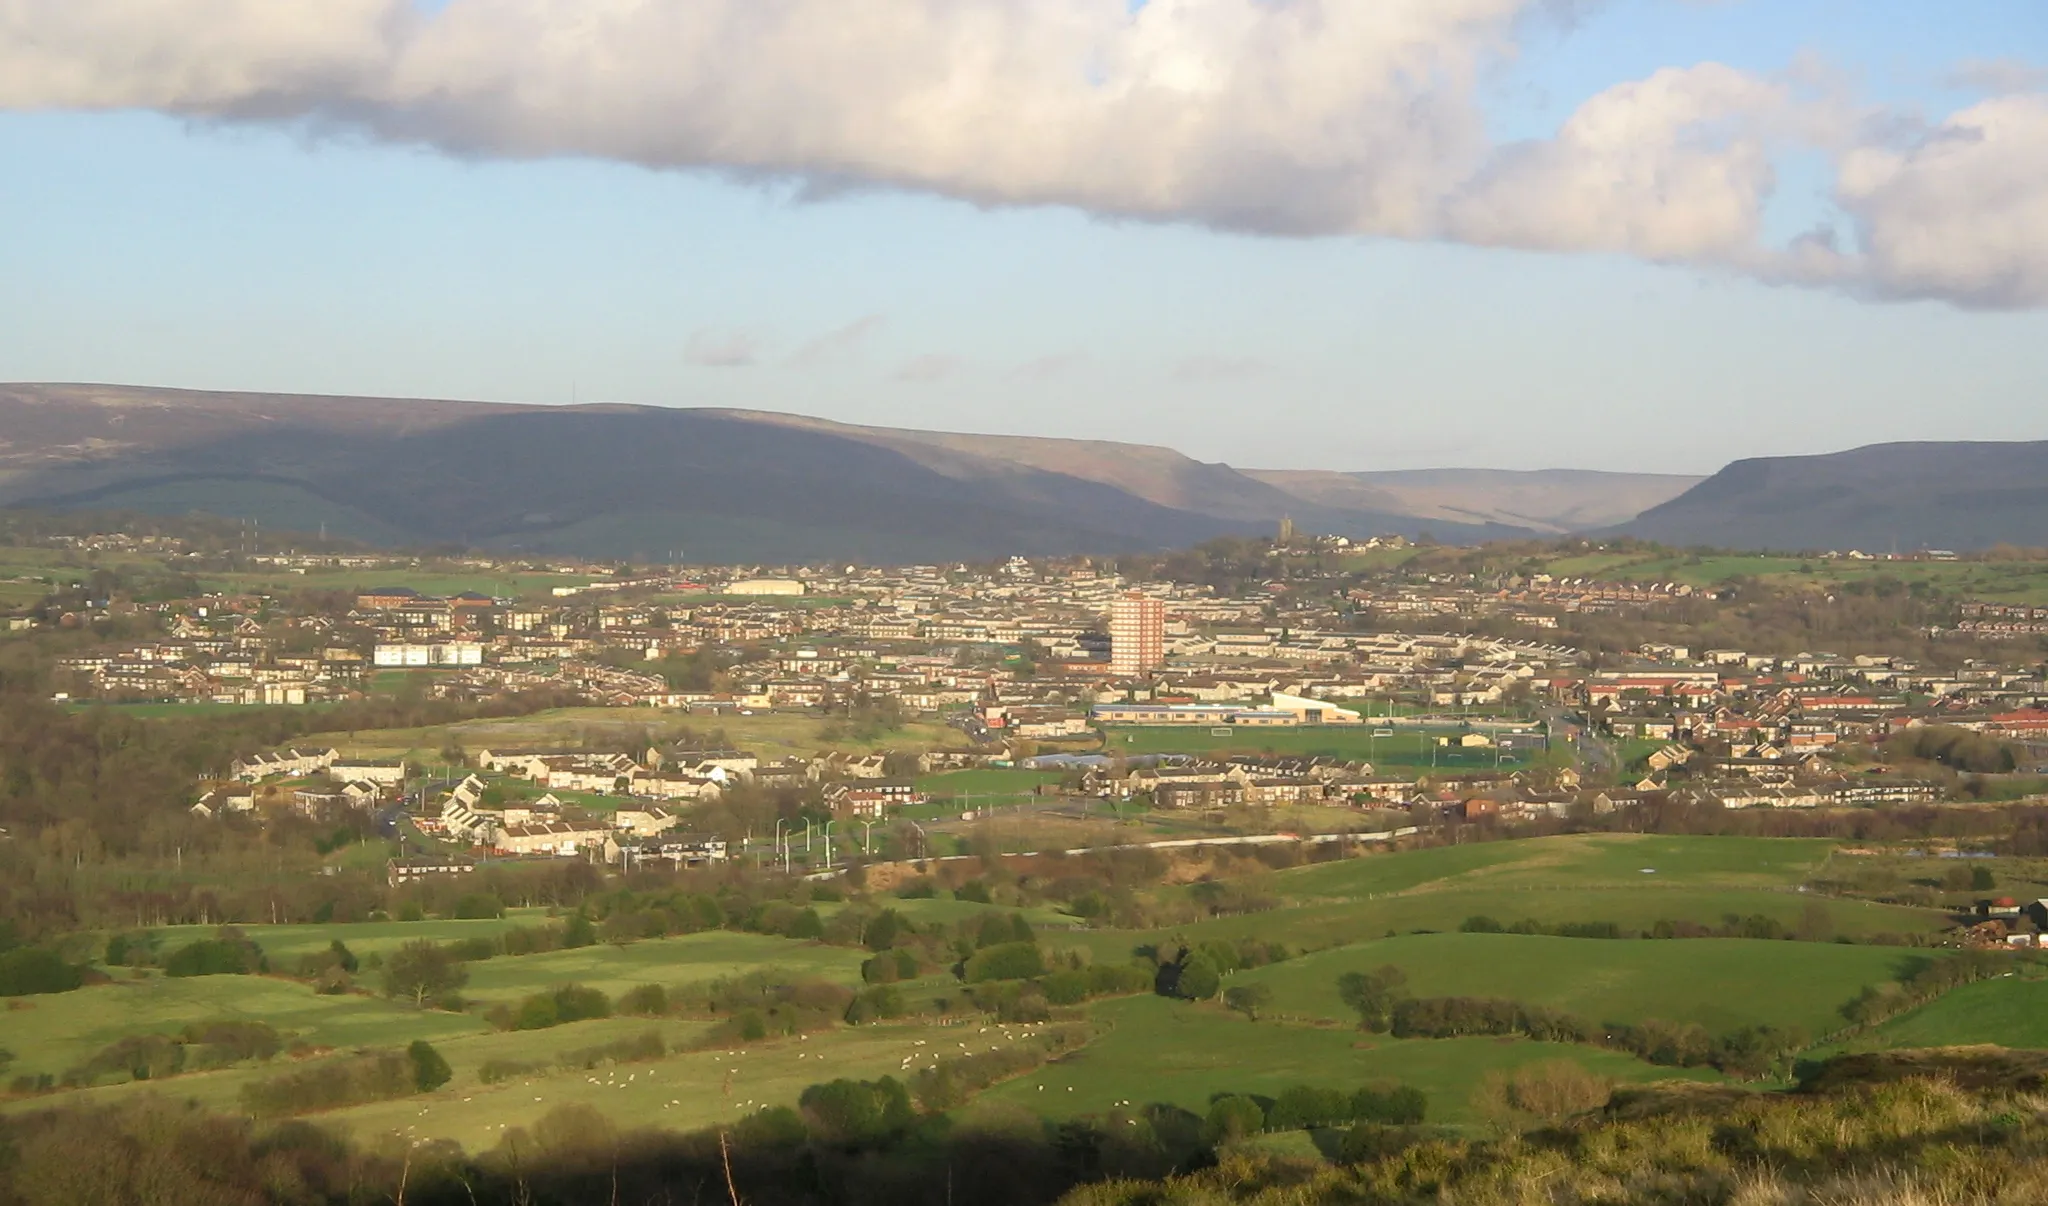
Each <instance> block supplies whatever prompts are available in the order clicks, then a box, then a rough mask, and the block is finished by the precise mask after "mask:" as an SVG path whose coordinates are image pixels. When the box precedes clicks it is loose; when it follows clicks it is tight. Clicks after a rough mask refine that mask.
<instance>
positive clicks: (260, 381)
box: [0, 0, 2048, 472]
mask: <svg viewBox="0 0 2048 1206" xmlns="http://www.w3.org/2000/svg"><path fill="white" fill-rule="evenodd" d="M78 2H80V3H85V2H87V0H78ZM463 4H468V5H470V6H471V7H473V8H483V9H488V7H489V0H457V6H458V8H459V7H460V6H461V5H463ZM31 7H33V6H31ZM1577 7H1578V8H1579V9H1581V10H1582V11H1581V12H1580V14H1579V16H1578V18H1577V19H1576V20H1574V21H1572V22H1570V23H1569V24H1568V25H1565V24H1560V23H1558V22H1556V21H1554V20H1552V19H1550V18H1548V17H1543V16H1540V15H1539V16H1525V17H1524V18H1523V20H1522V21H1521V22H1520V23H1519V24H1518V25H1517V26H1516V27H1515V34H1514V36H1515V39H1516V47H1517V49H1516V53H1515V55H1514V57H1513V59H1512V61H1509V62H1501V61H1489V62H1488V63H1487V64H1486V66H1485V67H1484V69H1483V72H1482V75H1481V77H1480V80H1479V82H1478V84H1477V86H1476V89H1475V91H1474V93H1473V99H1474V103H1476V105H1477V106H1478V108H1479V109H1480V111H1481V113H1482V115H1483V121H1484V126H1485V129H1486V131H1487V133H1488V134H1489V135H1490V136H1491V138H1492V139H1493V140H1494V141H1495V142H1496V143H1498V144H1512V143H1515V142H1518V141H1520V140H1538V141H1541V140H1548V139H1551V138H1552V137H1553V136H1554V135H1556V133H1557V131H1558V129H1559V127H1560V126H1561V125H1562V124H1563V123H1564V122H1565V121H1566V120H1567V119H1568V118H1569V117H1570V115H1571V114H1572V112H1573V111H1574V110H1575V109H1577V108H1578V107H1579V106H1580V105H1582V104H1585V103H1586V102H1587V101H1589V100H1591V99H1593V98H1595V97H1596V96H1598V95H1599V94H1601V93H1602V92H1603V91H1604V90H1607V89H1610V88H1612V87H1614V86H1615V85H1617V84H1620V83H1623V82H1626V81H1630V80H1639V79H1643V78H1646V77H1649V76H1651V75H1652V74H1653V73H1655V72H1657V71H1659V70H1660V69H1664V68H1673V67H1680V68H1683V67H1692V66H1695V65H1697V64H1700V63H1706V62H1714V63H1722V64H1726V65H1728V66H1729V67H1732V68H1737V69H1740V70H1741V71H1742V72H1745V73H1749V74H1751V75H1753V76H1755V77H1758V78H1763V79H1778V78H1784V77H1785V76H1786V75H1787V74H1788V73H1790V74H1791V75H1794V76H1796V77H1797V78H1799V79H1800V80H1802V81H1805V80H1809V79H1812V78H1817V77H1825V78H1826V79H1828V80H1830V81H1832V83H1830V85H1829V87H1831V88H1834V89H1836V90H1838V91H1839V92H1840V93H1842V94H1843V95H1847V96H1851V97H1853V101H1854V104H1855V105H1857V106H1861V107H1863V108H1864V109H1866V110H1870V111H1879V110H1881V111H1882V113H1883V115H1884V117H1885V120H1887V121H1893V122H1899V121H1908V120H1918V121H1921V122H1923V123H1938V122H1940V121H1941V120H1943V119H1944V118H1945V117H1946V116H1947V115H1949V114H1950V113H1951V112H1953V111H1955V110H1958V109H1962V108H1965V107H1968V106H1970V105H1973V104H1976V103H1978V102H1979V101H1981V100H1983V99H1984V98H1983V96H1982V95H1981V94H1979V93H1977V92H1973V91H1971V90H1967V89H1962V88H1957V87H1953V86H1951V82H1950V81H1949V80H1948V77H1949V76H1950V75H1951V73H1952V72H1953V71H1954V70H1955V68H1956V65H1957V64H1958V63H1962V62H1965V61H1968V60H1972V59H1990V58H2006V59H2013V60H2017V61H2018V62H2020V63H2023V64H2041V63H2048V16H2044V13H2048V9H2044V7H2043V6H2040V5H2036V4H2032V3H2023V2H2013V0H2002V2H2000V0H1976V2H1970V0H1961V2H1954V3H1949V4H1944V5H1942V6H1940V8H1939V11H1940V16H1941V19H1940V20H1934V19H1932V18H1933V16H1934V13H1935V11H1936V10H1935V8H1934V6H1929V5H1926V4H1924V3H1909V2H1906V0H1889V2H1872V0H1862V2H1859V3H1855V4H1849V3H1842V2H1838V0H1773V2H1771V3H1764V2H1762V0H1752V2H1749V3H1739V2H1726V3H1715V4H1709V3H1683V2H1678V0H1668V2H1665V3H1652V2H1649V0H1639V2H1633V3H1623V2H1616V3H1611V4H1605V5H1597V6H1587V5H1580V6H1577ZM4 32H5V31H4V30H0V38H4ZM5 53H6V47H5V46H4V44H0V67H4V66H5V62H6V60H5V57H4V56H5ZM0 93H4V90H0ZM110 95H115V96H119V95H121V94H120V93H118V92H116V93H112V94H110ZM320 103H321V104H325V103H327V102H325V101H322V102H320ZM211 104H212V102H210V101H209V102H207V103H205V104H199V103H195V102H191V101H188V100H186V99H182V98H171V99H170V100H167V101H166V100H158V99H155V98H153V97H152V98H144V99H142V100H138V101H136V102H135V103H108V102H105V101H95V102H93V103H89V104H79V103H67V102H65V101H64V100H63V99H62V98H61V97H60V98H57V99H56V100H54V101H44V100H40V99H39V98H36V97H29V98H28V99H27V100H26V101H24V100H23V99H21V98H15V99H14V100H13V101H12V102H11V103H5V104H0V108H4V109H6V110H8V111H4V112H0V163H4V164H5V165H6V171H5V174H4V176H0V228H4V229H5V230H6V231H7V232H9V233H8V235H7V236H6V237H5V238H4V239H0V379H7V380H45V381H47V380H72V381H77V380H84V381H118V382H130V383H139V384H161V385H175V386H189V387H198V388H224V389H259V390H284V391H295V392H323V393H361V394H380V395H403V396H434V397H465V398H486V399H496V400H507V401H520V402H535V403H557V402H568V401H571V400H581V401H593V400H604V401H630V402H641V403H649V404H658V405H673V406H737V407H755V408H762V409H771V410H782V411H793V412H799V413H805V414H813V415H821V416H825V417H829V418H835V419H841V420H845V421H849V422H861V423H878V424H887V425H900V426H917V427H936V428H945V429H953V430H969V431H988V432H1011V433H1024V434H1043V435H1058V436H1074V437H1092V438H1105V439H1119V440H1132V441H1140V442H1150V443H1160V444H1166V445H1170V446H1172V447H1175V448H1178V449H1181V450H1182V451H1185V452H1187V453H1189V454H1190V455H1194V456H1197V457H1200V458H1202V459H1205V460H1224V461H1229V462H1230V463H1233V464H1237V465H1243V466H1259V467H1304V468H1306V467H1317V468H1335V469H1377V468H1405V467H1419V466H1429V465H1453V464H1455V465H1485V466H1494V467H1502V468H1543V467H1553V466H1569V467H1585V468H1609V469H1646V470H1668V471H1681V472H1707V471H1711V470H1713V469H1715V468H1717V467H1719V466H1720V465H1721V464H1722V463H1724V462H1725V461H1727V460H1729V459H1733V458H1735V457H1739V456H1745V455H1758V454H1767V453H1780V452H1817V451H1828V450H1833V449H1838V448H1843V447H1850V446H1854V445H1857V444H1862V443H1870V442H1874V441H1880V440H1893V439H1950V438H1983V439H2048V406H2044V405H2042V403H2041V393H2042V384H2043V382H2048V314H2044V312H2043V310H2042V309H2040V308H2038V307H2037V306H2035V305H2033V304H2032V303H2031V302H2030V301H2028V300H2027V297H2030V296H2031V295H2026V296H2022V297H2021V300H2019V301H2017V302H2013V301H2010V300H2007V301H2001V302H1999V303H1998V304H1990V305H1987V304H1984V301H1983V297H1984V296H1985V295H1983V294H1980V293H1971V292H1969V290H1970V289H1972V288H1974V286H1972V285H1970V284H1968V283H1965V284H1964V285H1961V286H1956V287H1955V289H1956V290H1958V291H1957V292H1953V293H1952V294H1950V295H1944V293H1943V289H1946V288H1949V286H1947V285H1939V286H1935V285H1921V284H1901V283H1899V282H1898V281H1894V280H1881V279H1879V278H1878V277H1876V276H1874V275H1873V276H1872V277H1871V278H1869V279H1870V281H1871V282H1874V283H1865V284H1850V285H1835V284H1828V283H1825V282H1823V283H1815V281H1813V280H1810V279H1809V280H1802V282H1801V283H1770V282H1771V281H1773V280H1777V281H1781V282H1782V281H1785V280H1786V279H1788V278H1786V277H1785V276H1784V275H1783V274H1781V273H1779V270H1777V269H1759V268H1756V267H1754V266H1753V265H1751V264H1750V263H1749V262H1748V261H1746V260H1741V258H1740V256H1741V254H1743V253H1740V252H1729V251H1727V250H1726V249H1725V248H1720V247H1716V248H1713V249H1710V250H1708V251H1704V252H1700V253H1698V254H1693V253H1692V252H1690V251H1688V252H1686V253H1685V254H1683V255H1681V256H1678V257H1676V259H1677V262H1659V261H1660V260H1664V261H1669V260H1671V259H1673V258H1674V257H1670V256H1659V255H1653V254H1645V253H1637V252H1634V251H1633V250H1632V249H1631V248H1629V247H1626V246H1619V245H1618V246H1617V247H1616V248H1614V249H1607V248H1603V247H1597V246H1596V247H1593V248H1592V249H1586V248H1585V247H1583V246H1573V245H1567V244H1568V242H1569V240H1567V239H1565V238H1563V237H1562V236H1560V241H1559V246H1558V249H1555V250H1543V249H1520V248H1521V247H1527V246H1529V245H1530V240H1529V239H1528V238H1527V237H1526V236H1516V237H1514V238H1508V237H1502V238H1498V239H1496V238H1494V237H1493V236H1492V235H1466V234H1463V233H1458V234H1451V235H1431V236H1427V237H1399V236H1398V235H1390V234H1381V233H1375V232H1373V231H1370V230H1367V231H1363V232H1361V231H1358V230H1334V231H1329V232H1322V231H1312V232H1309V233H1305V234H1303V233H1240V232H1239V230H1238V229H1218V227H1237V228H1239V229H1242V228H1245V227H1246V225H1247V224H1245V223H1242V222H1238V221H1235V220H1229V219H1217V218H1215V217H1214V216H1213V213H1212V211H1210V210H1208V209H1205V208H1203V207H1204V206H1205V205H1207V202H1206V201H1201V200H1198V201H1194V202H1190V203H1189V205H1188V207H1187V213H1186V214H1185V215H1183V214H1181V213H1179V212H1165V213H1144V214H1141V215H1140V216H1130V215H1129V213H1128V212H1124V213H1122V214H1121V216H1120V214H1119V205H1120V204H1121V203H1120V202H1115V201H1114V200H1112V201H1111V202H1109V203H1105V204H1100V205H1097V204H1088V205H1084V206H1074V205H1036V204H1021V205H1006V204H1000V203H997V202H1000V201H1002V200H1003V198H1002V197H1000V196H996V197H990V196H987V195H982V194H985V193H986V192H987V191H988V189H987V188H985V187H984V186H983V185H982V184H980V183H976V182H973V181H971V180H970V182H969V183H967V184H964V185H961V186H958V187H955V186H952V185H944V184H942V185H940V186H937V187H912V188H893V187H888V186H887V184H885V183H880V182H876V181H870V180H862V179H860V178H859V175H860V174H859V173H855V174H854V179H853V181H852V183H853V184H854V186H855V187H852V188H849V189H846V190H843V191H834V192H831V193H829V194H828V195H825V196H823V197H820V198H817V199H803V197H802V190H801V189H800V187H799V186H798V185H797V184H795V183H792V182H790V181H789V180H788V179H787V177H789V176H790V175H792V174H795V175H802V174H803V173H789V172H781V173H778V175H780V176H782V177H784V179H783V180H782V182H779V183H772V184H768V185H761V184H757V183H746V182H743V181H741V180H738V179H735V178H734V175H733V173H732V172H728V171H722V170H719V168H718V167H716V166H713V167H708V168H707V167H699V166H686V167H661V168H648V167H642V166H635V165H633V164H629V163H622V162H618V161H616V159H615V158H613V157H612V156H611V155H609V154H607V153H590V154H550V155H545V156H543V157H523V156H522V155H520V154H517V153H502V152H500V151H499V150H498V149H495V148H487V152H486V153H485V154H465V153H462V152H463V149H464V146H465V144H464V142H463V141H462V140H461V139H459V138H456V137H454V136H451V135H442V134H439V133H436V134H432V135H430V136H428V137H427V138H426V139H425V141H426V142H427V143H429V144H431V145H420V144H419V143H417V142H396V141H387V140H385V139H384V138H381V137H379V136H378V135H376V134H373V133H368V132H364V131H363V130H361V129H358V128H351V127H350V126H348V125H347V124H346V123H345V122H342V123H339V124H338V123H337V122H336V120H334V117H333V113H332V112H329V111H326V110H322V109H320V108H319V107H318V106H317V105H313V104H311V103H309V105H308V108H307V109H306V111H304V112H301V113H300V114H298V115H296V116H295V118H294V119H293V120H290V121H286V122H284V123H281V124H268V123H264V122H251V121H244V120H223V119H221V118H220V117H219V116H218V115H217V113H216V112H215V111H212V110H210V109H209V105H211ZM1765 120H1770V121H1778V120H1790V119H1787V118H1783V117H1782V116H1780V115H1778V114H1777V112H1776V111H1773V115H1772V116H1770V117H1769V118H1767V119H1765ZM373 124H374V123H373ZM383 133H384V134H385V135H387V136H388V135H390V133H391V131H390V130H389V129H388V128H386V129H384V130H383ZM467 145H471V146H473V145H475V144H474V143H473V142H472V143H469V144H467ZM448 147H454V148H455V149H454V150H449V149H444V148H448ZM1840 153H1841V152H1840V149H1839V148H1836V147H1830V148H1825V149H1819V150H1816V149H1813V148H1801V147H1778V148H1774V150H1773V154H1774V155H1775V157H1776V159H1775V162H1776V163H1777V165H1778V176H1777V182H1778V183H1777V190H1776V192H1775V193H1774V194H1773V195H1772V196H1771V197H1770V199H1769V201H1768V202H1767V208H1766V209H1765V211H1764V212H1765V221H1764V226H1763V241H1764V242H1765V243H1768V244H1770V245H1772V246H1773V247H1777V246H1782V245H1783V244H1784V243H1785V242H1786V241H1787V240H1789V239H1790V238H1792V237H1793V236H1795V235H1797V234H1798V233H1799V232H1801V231H1804V230H1806V229H1809V228H1811V227H1813V226H1815V225H1816V224H1833V225H1835V226H1837V227H1838V228H1840V229H1842V230H1845V231H1849V232H1851V233H1852V234H1853V231H1854V223H1853V222H1852V221H1850V217H1851V215H1845V214H1843V213H1842V212H1841V211H1840V210H1839V209H1838V208H1837V206H1836V204H1835V202H1834V201H1833V200H1831V197H1830V194H1831V192H1832V188H1833V181H1834V172H1835V166H1834V165H1835V162H1836V156H1837V155H1838V154H1840ZM733 166H734V167H735V168H738V169H741V170H746V169H747V167H748V165H746V164H735V165H733ZM917 166H918V168H919V170H923V165H922V164H920V165H917ZM1107 166H1108V165H1104V167H1105V170H1106V169H1107ZM948 170H951V169H948ZM1066 170H1071V171H1076V172H1082V173H1086V172H1089V171H1091V170H1093V167H1092V165H1090V164H1087V163H1082V164H1080V165H1079V166H1077V167H1070V168H1068V169H1066ZM876 174H878V175H887V174H888V173H887V172H886V171H882V172H877V173H876ZM834 178H835V179H838V180H843V179H844V177H843V176H835V177H834ZM1546 179H1548V178H1547V177H1546ZM1571 179H1574V180H1577V179H1581V177H1572V178H1571ZM2030 179H2031V178H2030ZM1068 183H1071V182H1062V184H1061V187H1066V186H1067V184H1068ZM989 187H995V186H989ZM1074 187H1076V188H1077V189H1079V190H1080V191H1083V192H1085V191H1087V189H1088V188H1089V187H1091V186H1090V184H1089V182H1087V181H1086V180H1083V181H1081V182H1080V183H1079V184H1078V185H1074ZM948 193H951V194H954V195H956V196H973V197H975V200H958V199H953V197H952V196H948V195H945V194H948ZM977 201H979V202H981V203H977ZM2035 201H2036V203H2038V202H2039V198H2038V197H2037V198H2035ZM1572 202H1573V198H1572V197H1571V196H1570V195H1566V197H1565V198H1564V202H1563V204H1564V206H1565V208H1566V209H1569V207H1570V205H1571V204H1572ZM1105 215H1106V216H1105ZM1875 220H1880V221H1882V220H1885V219H1884V217H1883V215H1879V217H1878V218H1877V219H1875ZM1250 228H1251V229H1258V228H1259V224H1258V223H1257V222H1254V223H1251V224H1250ZM1518 240H1519V243H1518ZM1537 245H1538V246H1548V244H1545V243H1543V242H1542V241H1541V239H1538V240H1537ZM1994 250H1995V249H1994ZM1970 254H1975V251H1974V249H1970V248H1965V249H1963V250H1962V251H1960V252H1958V258H1959V260H1967V259H1968V258H1969V255H1970ZM1992 258H1993V260H1996V256H1995V255H1994V256H1993V257H1992ZM1937 276H1939V274H1937ZM1859 279H1860V278H1859ZM1900 279H1901V280H1903V279H1904V278H1900ZM1913 279H1914V280H1915V281H1920V280H1924V279H1930V278H1926V277H1925V276H1924V274H1923V276H1921V277H1915V278H1913ZM1939 279H1940V280H1943V281H1946V280H1949V279H1950V278H1949V277H1947V276H1939ZM2007 296H2013V295H2007ZM1887 297H1889V298H1895V300H1883V299H1884V298H1887Z"/></svg>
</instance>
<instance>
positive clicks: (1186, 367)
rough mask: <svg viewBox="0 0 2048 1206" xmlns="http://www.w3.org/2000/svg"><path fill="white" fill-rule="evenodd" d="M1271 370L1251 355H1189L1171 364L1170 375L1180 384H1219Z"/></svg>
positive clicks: (1271, 369) (1270, 367) (1258, 375)
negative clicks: (1171, 371) (1171, 370)
mask: <svg viewBox="0 0 2048 1206" xmlns="http://www.w3.org/2000/svg"><path fill="white" fill-rule="evenodd" d="M1272 371H1273V366H1272V365H1270V364H1267V363H1266V362H1265V361H1263V360H1259V359H1256V358H1254V357H1251V356H1189V357H1187V358H1186V359H1184V360H1182V361H1181V362H1180V363H1178V364H1176V365H1174V366H1173V373H1172V374H1171V376H1172V379H1173V380H1174V381H1175V382H1177V383H1179V384H1181V385H1221V384H1226V383H1228V382H1232V381H1247V380H1250V379H1251V378H1253V377H1263V376H1265V375H1266V374H1267V373H1270V372H1272Z"/></svg>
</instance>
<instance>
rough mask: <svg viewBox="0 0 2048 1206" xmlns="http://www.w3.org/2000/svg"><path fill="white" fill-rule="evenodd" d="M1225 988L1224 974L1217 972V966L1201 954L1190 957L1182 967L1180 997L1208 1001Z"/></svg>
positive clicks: (1197, 953) (1179, 986)
mask: <svg viewBox="0 0 2048 1206" xmlns="http://www.w3.org/2000/svg"><path fill="white" fill-rule="evenodd" d="M1222 987H1223V973H1222V972H1219V971H1217V970H1216V964H1215V963H1213V962H1211V961H1210V959H1209V956H1207V955H1204V954H1202V953H1200V952H1196V953H1195V954H1193V955H1190V956H1188V959H1187V962H1185V963H1183V964H1181V967H1180V983H1179V985H1178V988H1179V994H1180V996H1182V997H1184V998H1186V999H1187V1000H1190V1001H1206V1000H1208V999H1209V998H1211V997H1213V996H1215V995H1216V991H1217V990H1218V989H1220V988H1222Z"/></svg>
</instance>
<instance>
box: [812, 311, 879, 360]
mask: <svg viewBox="0 0 2048 1206" xmlns="http://www.w3.org/2000/svg"><path fill="white" fill-rule="evenodd" d="M883 325H884V322H883V318H882V316H881V315H879V314H865V315H862V316H861V317H859V318H856V319H854V320H853V321H852V322H850V323H847V324H846V325H845V326H843V327H834V328H832V329H831V330H829V331H827V332H825V333H824V334H822V335H819V336H818V337H817V338H815V339H812V340H810V341H809V342H807V343H805V344H804V345H803V346H802V347H800V348H798V349H797V350H796V351H795V352H793V353H791V354H790V357H789V363H790V365H791V366H792V367H795V368H817V367H819V366H821V365H827V364H833V363H836V362H838V361H841V360H844V359H846V358H847V357H849V356H852V355H854V354H856V353H857V352H859V351H860V349H861V346H862V345H863V344H865V343H867V341H868V338H869V337H870V336H872V335H874V333H875V332H877V331H879V330H881V329H882V327H883Z"/></svg>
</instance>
